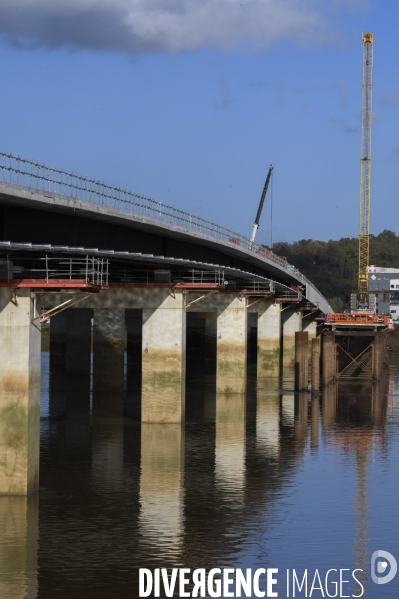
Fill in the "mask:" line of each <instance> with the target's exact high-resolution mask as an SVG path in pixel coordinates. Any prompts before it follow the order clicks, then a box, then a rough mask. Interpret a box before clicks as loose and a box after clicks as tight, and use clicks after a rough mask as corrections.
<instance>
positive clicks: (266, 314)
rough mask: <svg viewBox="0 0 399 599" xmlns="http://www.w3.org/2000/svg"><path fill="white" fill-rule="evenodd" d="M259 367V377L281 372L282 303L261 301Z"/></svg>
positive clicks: (274, 375) (259, 314)
mask: <svg viewBox="0 0 399 599" xmlns="http://www.w3.org/2000/svg"><path fill="white" fill-rule="evenodd" d="M259 304H260V305H259V313H258V369H257V376H258V379H259V378H265V377H277V376H279V374H280V344H281V304H273V303H271V302H268V301H264V302H259Z"/></svg>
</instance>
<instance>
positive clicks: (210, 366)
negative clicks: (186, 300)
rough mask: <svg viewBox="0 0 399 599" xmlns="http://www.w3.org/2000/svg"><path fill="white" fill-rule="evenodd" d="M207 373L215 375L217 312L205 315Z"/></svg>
mask: <svg viewBox="0 0 399 599" xmlns="http://www.w3.org/2000/svg"><path fill="white" fill-rule="evenodd" d="M205 316H206V317H205V374H210V375H213V376H214V375H215V367H216V339H217V317H216V313H215V312H207V313H206V315H205Z"/></svg>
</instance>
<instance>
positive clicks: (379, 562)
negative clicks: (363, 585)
mask: <svg viewBox="0 0 399 599" xmlns="http://www.w3.org/2000/svg"><path fill="white" fill-rule="evenodd" d="M388 565H389V570H387V568H388ZM397 569H398V564H397V562H396V559H395V558H394V556H393V555H392V554H391V553H389V552H388V551H383V550H382V549H379V550H378V551H374V553H373V555H372V556H371V578H372V581H373V582H375V584H387V582H391V580H392V579H393V578H395V576H396V572H397ZM384 572H388V573H387V574H385V576H379V574H384Z"/></svg>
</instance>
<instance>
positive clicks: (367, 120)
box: [358, 31, 373, 304]
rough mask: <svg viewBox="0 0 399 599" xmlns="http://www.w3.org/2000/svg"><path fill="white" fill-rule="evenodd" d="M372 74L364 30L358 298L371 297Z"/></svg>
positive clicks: (369, 42)
mask: <svg viewBox="0 0 399 599" xmlns="http://www.w3.org/2000/svg"><path fill="white" fill-rule="evenodd" d="M372 78H373V34H372V33H371V32H370V31H368V32H366V33H363V78H362V133H361V143H360V223H359V276H358V300H359V303H360V304H365V303H367V301H368V265H369V257H370V171H371V120H372V105H371V101H372V87H373V85H372Z"/></svg>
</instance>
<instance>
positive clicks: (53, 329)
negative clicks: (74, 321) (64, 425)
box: [49, 310, 68, 420]
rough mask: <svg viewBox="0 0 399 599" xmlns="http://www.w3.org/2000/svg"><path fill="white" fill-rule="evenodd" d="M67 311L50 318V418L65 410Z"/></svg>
mask: <svg viewBox="0 0 399 599" xmlns="http://www.w3.org/2000/svg"><path fill="white" fill-rule="evenodd" d="M67 323H68V311H67V310H65V311H64V312H60V313H59V314H56V315H55V316H53V317H52V318H51V320H50V357H49V358H50V359H49V365H50V371H49V413H50V418H51V419H52V420H58V419H59V418H63V417H64V416H65V411H66V392H65V389H66V386H67V376H66V334H67Z"/></svg>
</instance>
